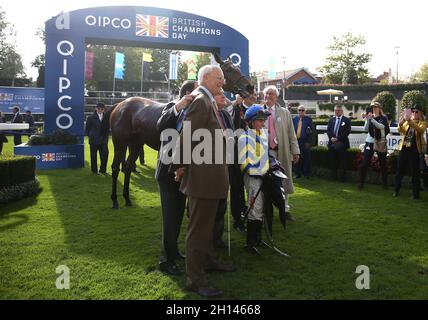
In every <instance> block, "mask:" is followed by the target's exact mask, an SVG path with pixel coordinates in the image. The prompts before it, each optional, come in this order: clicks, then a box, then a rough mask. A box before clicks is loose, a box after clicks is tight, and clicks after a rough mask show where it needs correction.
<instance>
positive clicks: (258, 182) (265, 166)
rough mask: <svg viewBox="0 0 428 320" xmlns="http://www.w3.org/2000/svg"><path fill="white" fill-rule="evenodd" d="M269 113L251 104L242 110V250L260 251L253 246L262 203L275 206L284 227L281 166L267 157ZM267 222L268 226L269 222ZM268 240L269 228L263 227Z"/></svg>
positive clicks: (258, 238)
mask: <svg viewBox="0 0 428 320" xmlns="http://www.w3.org/2000/svg"><path fill="white" fill-rule="evenodd" d="M269 115H270V112H269V111H267V110H265V109H264V108H263V107H262V106H259V105H253V106H251V107H250V108H248V110H247V111H246V112H245V117H244V119H245V121H247V122H248V125H249V129H248V130H247V131H245V133H244V134H242V135H241V136H240V137H239V160H240V163H241V170H242V172H243V174H244V184H245V188H246V190H247V193H248V206H249V210H248V222H247V240H246V249H247V250H248V251H249V252H250V253H253V254H260V253H259V251H258V250H257V248H256V246H257V245H259V244H260V243H261V228H262V223H263V220H264V219H265V218H264V216H265V215H264V204H265V202H266V201H269V202H272V203H273V204H274V205H275V206H276V207H277V208H278V209H279V216H280V220H281V223H282V225H283V226H284V228H285V202H284V190H283V188H282V179H285V178H287V177H286V176H285V175H284V172H285V170H284V168H282V166H281V163H280V162H279V161H278V160H277V159H275V158H273V157H270V156H269V151H268V150H269V147H268V135H267V132H266V129H265V128H264V122H265V120H266V119H267V118H268V117H269ZM268 225H272V224H271V223H269V224H268ZM267 232H268V233H269V238H270V240H271V241H272V239H271V238H272V230H267Z"/></svg>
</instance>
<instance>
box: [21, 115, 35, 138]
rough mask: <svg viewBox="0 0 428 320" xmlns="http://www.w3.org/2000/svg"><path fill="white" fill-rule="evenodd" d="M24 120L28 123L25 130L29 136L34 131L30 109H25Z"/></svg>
mask: <svg viewBox="0 0 428 320" xmlns="http://www.w3.org/2000/svg"><path fill="white" fill-rule="evenodd" d="M24 121H25V123H28V125H29V128H28V130H27V136H28V138H29V137H31V135H32V134H34V131H35V127H34V117H33V115H32V114H31V111H30V110H27V111H25V115H24Z"/></svg>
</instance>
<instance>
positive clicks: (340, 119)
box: [327, 105, 351, 181]
mask: <svg viewBox="0 0 428 320" xmlns="http://www.w3.org/2000/svg"><path fill="white" fill-rule="evenodd" d="M334 115H335V116H334V117H332V118H331V119H330V120H329V122H328V125H327V136H328V155H329V162H330V166H331V167H330V169H331V178H332V180H336V179H337V172H338V171H339V178H340V180H341V181H345V174H346V150H347V149H348V148H349V138H348V136H349V133H350V132H351V119H349V118H347V117H345V116H344V115H343V109H342V106H341V105H336V106H335V107H334Z"/></svg>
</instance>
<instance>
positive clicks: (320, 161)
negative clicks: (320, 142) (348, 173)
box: [311, 146, 361, 170]
mask: <svg viewBox="0 0 428 320" xmlns="http://www.w3.org/2000/svg"><path fill="white" fill-rule="evenodd" d="M311 152H312V153H311V155H312V158H311V165H312V166H314V167H321V168H330V160H329V158H328V148H327V147H320V146H316V147H313V148H311ZM360 152H361V151H360V149H356V148H351V149H348V150H347V151H346V170H356V169H355V166H354V161H355V158H356V157H357V154H359V153H360Z"/></svg>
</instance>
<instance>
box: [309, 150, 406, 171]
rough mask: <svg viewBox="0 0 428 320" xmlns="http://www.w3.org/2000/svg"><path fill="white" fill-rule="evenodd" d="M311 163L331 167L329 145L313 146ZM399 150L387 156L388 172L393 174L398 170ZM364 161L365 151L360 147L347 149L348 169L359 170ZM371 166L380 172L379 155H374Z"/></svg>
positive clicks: (315, 165) (316, 165) (320, 166)
mask: <svg viewBox="0 0 428 320" xmlns="http://www.w3.org/2000/svg"><path fill="white" fill-rule="evenodd" d="M311 156H312V158H311V165H312V166H314V167H318V168H326V169H328V168H330V161H329V158H328V148H327V147H320V146H316V147H312V148H311ZM397 157H398V151H395V152H393V153H392V154H390V155H388V157H387V168H388V173H389V174H393V173H395V170H396V166H397V165H396V164H397ZM362 161H363V153H362V152H361V150H360V149H358V148H350V149H348V150H347V151H346V170H349V171H358V170H359V167H360V165H361V162H362ZM369 167H370V168H371V170H373V171H376V172H380V167H379V161H378V159H377V157H373V158H372V161H371V162H370V165H369Z"/></svg>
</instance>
